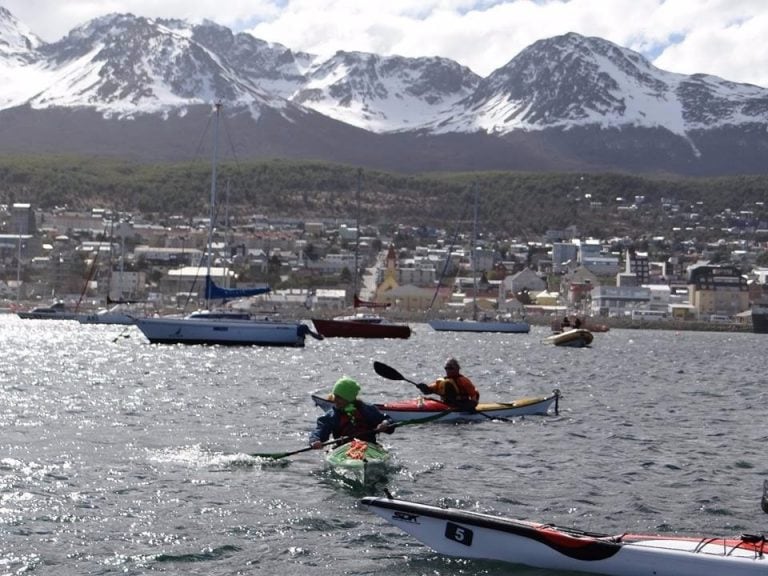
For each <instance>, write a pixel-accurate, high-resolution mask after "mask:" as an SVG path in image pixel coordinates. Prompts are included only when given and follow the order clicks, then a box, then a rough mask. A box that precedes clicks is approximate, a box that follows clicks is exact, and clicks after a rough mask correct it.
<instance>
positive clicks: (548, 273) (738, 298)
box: [0, 203, 768, 330]
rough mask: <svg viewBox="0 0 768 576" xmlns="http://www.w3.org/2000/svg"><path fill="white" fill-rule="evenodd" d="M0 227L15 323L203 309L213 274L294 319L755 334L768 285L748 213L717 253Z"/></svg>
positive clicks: (624, 241) (99, 219) (292, 233)
mask: <svg viewBox="0 0 768 576" xmlns="http://www.w3.org/2000/svg"><path fill="white" fill-rule="evenodd" d="M635 209H642V205H638V206H635ZM0 214H1V215H2V222H3V227H2V231H3V233H2V234H0V255H1V256H2V258H1V261H2V270H3V274H2V280H1V281H0V297H1V298H2V301H3V307H4V308H5V309H6V310H19V309H29V308H31V307H35V306H41V305H48V304H50V303H52V302H55V301H59V302H63V304H64V306H66V307H67V308H69V309H73V310H74V309H79V310H82V311H93V310H96V309H99V308H104V307H107V306H108V305H109V304H110V303H114V302H125V301H130V302H135V303H140V304H141V306H142V307H143V310H144V312H145V313H147V314H156V313H162V312H169V311H171V312H173V311H176V312H178V311H182V310H185V309H186V310H188V309H190V308H192V309H194V308H198V307H200V306H202V305H203V304H204V303H203V297H204V281H203V280H204V278H205V275H206V272H207V269H208V267H209V265H210V275H211V278H212V279H213V280H214V281H215V282H216V283H217V284H218V285H220V286H225V287H231V288H250V287H258V286H269V287H270V288H271V290H270V291H269V292H267V293H266V294H264V295H260V296H254V297H251V298H248V299H243V300H238V301H235V302H231V303H229V305H230V306H235V307H239V308H240V309H244V310H248V311H251V312H256V313H269V314H279V315H281V316H285V317H302V316H307V315H308V313H309V312H308V311H311V314H312V315H313V316H320V317H322V316H332V315H334V314H338V313H340V311H343V310H346V309H349V308H351V306H352V304H353V297H354V296H355V295H359V296H360V297H361V298H363V299H364V300H367V301H370V302H376V303H379V304H382V305H387V306H388V307H387V311H386V314H387V315H389V316H390V317H391V318H396V319H400V320H406V321H410V322H419V321H425V320H426V319H428V318H432V317H471V316H472V315H473V314H475V315H476V314H477V313H478V312H479V313H481V314H483V315H485V316H486V317H489V316H501V315H504V316H507V317H513V318H514V317H518V318H526V319H528V321H530V322H532V323H541V324H548V323H549V322H550V321H551V320H552V319H553V318H557V317H563V316H566V315H576V316H582V317H592V318H601V319H602V321H604V322H613V323H614V325H617V324H618V325H626V324H631V323H633V322H634V323H637V322H640V323H649V322H653V323H662V324H663V323H665V322H675V323H679V322H687V323H689V324H690V325H693V324H695V323H706V324H708V325H711V324H716V325H720V326H721V328H724V329H746V330H749V329H751V328H752V312H753V306H754V305H756V303H759V302H760V301H761V300H762V299H763V288H764V286H765V285H766V275H768V262H766V258H765V254H766V249H765V236H766V235H767V234H763V233H761V230H763V231H765V230H764V229H765V228H766V226H765V223H761V222H759V221H756V220H754V219H752V220H750V218H749V216H750V215H748V214H747V215H745V214H740V215H739V216H740V218H739V221H740V222H742V224H741V228H734V227H731V228H725V227H722V226H721V227H720V229H721V230H722V235H721V237H720V238H718V239H717V240H716V241H714V242H706V243H704V242H696V240H695V237H696V229H694V228H691V229H690V238H688V239H683V240H677V241H674V242H673V241H671V240H670V239H669V238H665V237H654V238H650V239H648V238H614V239H610V238H585V237H583V236H582V235H581V234H580V231H579V230H578V228H577V227H576V226H571V227H569V228H568V229H565V230H555V229H551V230H547V232H546V233H545V234H543V235H542V236H541V237H537V238H499V237H496V236H494V235H491V234H487V235H486V234H483V233H482V232H479V233H478V235H477V238H476V239H473V238H472V230H466V231H465V232H463V233H462V234H461V235H460V237H459V239H458V240H452V239H451V238H449V236H448V232H447V231H446V230H439V229H426V228H416V227H412V226H388V227H387V232H386V233H385V232H384V231H383V230H382V229H381V228H379V227H376V226H372V225H367V226H366V225H363V226H360V229H359V230H358V227H357V225H356V223H355V222H354V221H344V220H341V219H336V220H317V221H304V220H298V219H290V218H277V217H266V216H263V215H243V214H238V215H237V216H236V217H235V216H233V217H229V216H227V217H226V219H222V221H221V222H216V226H215V233H214V234H213V235H212V236H211V238H210V239H209V234H208V229H209V219H208V218H206V217H203V216H201V217H199V218H195V219H193V220H192V221H189V220H186V221H185V220H184V219H182V218H181V217H170V218H168V219H167V221H160V220H159V219H158V218H157V217H153V218H147V217H144V216H142V215H138V214H119V213H115V212H112V211H110V210H106V209H97V208H94V209H92V210H91V211H90V212H73V211H69V210H66V209H57V210H54V211H46V212H43V211H41V210H38V209H36V208H35V207H34V206H32V205H30V204H25V203H14V204H12V205H10V206H4V207H2V210H1V211H0ZM712 224H713V225H715V223H714V222H713V223H712ZM717 225H718V226H719V224H717ZM699 226H701V224H700V223H699ZM682 232H684V231H682ZM676 233H677V234H676V236H677V237H678V238H681V237H684V236H683V235H682V234H681V231H680V230H676ZM761 238H762V239H763V240H762V241H761ZM209 243H210V246H211V257H210V262H209V261H208V253H207V250H208V249H207V247H208V245H209Z"/></svg>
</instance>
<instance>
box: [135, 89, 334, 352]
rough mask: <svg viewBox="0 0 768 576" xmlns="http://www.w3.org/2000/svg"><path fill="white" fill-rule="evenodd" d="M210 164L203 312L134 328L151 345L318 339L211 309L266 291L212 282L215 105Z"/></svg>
mask: <svg viewBox="0 0 768 576" xmlns="http://www.w3.org/2000/svg"><path fill="white" fill-rule="evenodd" d="M215 114H216V117H215V120H216V122H215V125H214V138H213V161H212V174H211V213H210V221H209V229H208V259H207V260H208V263H207V273H206V279H205V301H206V310H203V311H200V312H193V313H192V314H189V315H187V316H184V317H152V318H137V319H136V326H137V327H138V328H139V330H141V331H142V333H143V334H144V336H146V337H147V339H148V340H149V341H150V342H152V343H153V344H225V345H238V346H247V345H255V346H293V347H302V346H304V338H305V336H306V335H307V334H310V335H312V336H315V337H318V338H322V337H321V336H317V335H316V334H315V333H314V332H312V331H311V330H310V329H309V327H308V326H307V325H306V324H304V323H302V322H299V321H292V320H289V321H278V320H271V319H269V318H254V317H252V316H251V315H250V314H247V313H242V312H230V311H215V310H211V309H210V302H211V300H214V299H225V298H241V297H246V296H251V295H255V294H263V293H264V292H268V291H269V288H268V287H267V288H256V289H240V290H237V289H235V290H230V289H226V288H221V287H219V286H216V284H215V283H214V282H213V280H212V279H211V259H212V241H213V225H214V220H215V206H216V164H217V160H218V158H217V157H218V140H219V138H218V133H219V118H220V115H221V104H220V103H217V104H216V106H215Z"/></svg>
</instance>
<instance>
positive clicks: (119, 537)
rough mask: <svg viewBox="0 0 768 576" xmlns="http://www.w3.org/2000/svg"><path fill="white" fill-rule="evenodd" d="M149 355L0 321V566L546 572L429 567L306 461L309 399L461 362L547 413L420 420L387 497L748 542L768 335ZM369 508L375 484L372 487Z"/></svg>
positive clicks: (636, 335)
mask: <svg viewBox="0 0 768 576" xmlns="http://www.w3.org/2000/svg"><path fill="white" fill-rule="evenodd" d="M547 335H548V333H547V332H546V331H544V329H543V328H534V329H533V331H532V332H531V333H530V334H528V335H519V334H511V335H503V334H480V335H477V334H460V333H437V332H434V331H432V330H431V329H430V328H429V327H428V326H426V325H416V326H415V327H414V335H413V336H412V338H411V339H409V340H397V341H387V340H374V341H364V340H352V339H327V340H324V341H322V342H318V341H315V340H312V339H308V340H307V347H306V348H305V349H301V350H296V349H282V348H274V349H272V348H219V347H200V346H191V347H181V346H179V347H177V346H170V347H168V346H166V347H163V346H153V345H149V344H148V343H147V342H146V340H145V339H144V338H143V336H142V335H141V334H140V333H139V332H138V331H137V330H136V329H135V328H132V327H129V328H128V329H125V328H124V327H122V326H81V325H79V324H77V323H75V322H66V321H35V320H19V319H18V318H16V317H15V316H11V315H3V316H0V374H1V375H2V378H1V379H0V431H1V432H0V574H21V573H27V574H118V573H119V574H149V573H165V574H206V575H219V574H221V575H224V574H226V575H232V574H270V575H272V574H281V575H283V576H292V575H299V574H302V575H303V574H312V575H320V576H322V575H334V576H338V575H339V574H349V575H363V574H391V575H406V574H407V575H413V574H430V575H457V574H462V575H479V574H490V575H500V574H516V575H518V574H519V575H521V576H533V575H545V574H547V575H555V574H564V573H557V572H551V571H545V570H536V569H532V568H524V567H516V566H515V567H513V566H510V565H504V564H497V563H492V562H479V561H464V560H455V559H449V558H445V557H442V556H439V555H437V554H435V553H433V552H431V551H430V550H428V549H426V548H424V547H422V546H421V545H420V544H419V543H418V542H416V541H415V540H413V539H412V538H410V537H409V536H407V535H405V534H404V533H402V532H400V531H399V530H398V529H396V528H394V527H392V526H390V525H389V524H386V523H384V522H383V521H381V520H379V519H378V517H376V516H374V515H373V514H371V513H369V512H366V511H365V509H364V508H361V507H359V505H358V500H359V497H360V496H361V495H363V494H361V493H359V492H354V491H352V490H350V489H349V488H345V487H343V486H340V485H338V484H337V483H336V482H335V481H334V480H333V479H332V478H329V477H328V476H327V475H326V473H325V471H324V469H323V466H322V457H321V456H322V455H321V453H320V452H317V451H310V452H304V453H301V454H298V455H295V456H292V457H290V458H286V459H283V460H279V461H273V462H264V461H261V460H260V459H257V458H252V457H250V456H248V454H249V453H252V452H271V451H274V452H279V451H288V450H294V449H298V448H302V447H304V446H305V443H306V436H307V433H308V431H309V430H310V429H311V428H312V426H313V424H314V421H315V418H316V417H317V416H318V415H319V414H320V412H319V410H318V409H317V408H315V407H314V406H313V405H312V403H311V401H310V399H309V394H310V392H315V391H322V392H325V391H327V390H328V389H329V388H330V387H331V385H332V384H333V382H334V381H335V380H336V379H337V378H338V377H339V376H340V375H341V374H348V375H350V376H353V377H356V378H358V379H359V381H360V382H361V384H362V385H363V394H362V396H363V397H364V398H365V399H367V400H371V401H382V400H385V399H393V398H407V397H412V396H413V395H414V394H416V393H417V390H416V389H415V387H413V386H412V385H411V384H409V383H408V382H402V381H401V382H393V381H388V380H383V379H382V378H380V377H379V376H377V375H376V374H375V373H374V371H373V368H372V362H373V360H379V361H382V362H385V363H387V364H390V365H391V366H393V367H395V368H397V369H398V370H400V371H401V372H402V373H403V374H404V375H405V376H407V377H408V378H409V379H412V380H415V381H422V380H427V379H430V378H432V377H435V376H439V375H441V372H442V370H441V367H442V363H443V360H444V359H445V357H446V356H448V355H456V356H457V357H458V358H459V359H460V361H461V362H462V367H463V371H464V372H465V373H466V374H467V375H469V376H470V377H471V378H472V379H473V380H474V381H475V383H476V384H477V385H478V387H479V388H480V390H481V394H482V398H483V400H488V401H492V400H502V401H504V400H513V399H516V398H520V397H524V396H531V395H543V394H546V393H548V392H550V391H551V390H552V389H553V388H559V389H560V390H561V391H562V393H563V398H562V400H561V405H560V407H561V412H560V414H559V415H558V416H555V415H550V416H543V417H542V416H532V417H527V418H525V419H520V420H517V421H515V422H496V421H487V422H486V421H484V422H479V423H473V424H437V423H430V424H424V425H415V426H409V427H403V428H400V429H399V430H398V431H396V432H395V434H393V435H392V436H386V437H385V442H386V444H387V445H388V446H389V447H390V448H391V450H392V452H393V454H394V455H395V457H396V459H397V463H398V469H397V471H396V472H395V473H393V474H392V475H391V478H390V481H389V484H388V486H387V488H388V489H389V491H390V492H391V493H392V494H393V495H395V496H397V497H400V498H403V499H408V500H416V501H419V502H424V503H428V504H439V505H442V504H448V505H452V506H458V507H461V508H466V509H473V510H478V511H483V512H492V513H497V514H503V515H506V516H510V517H514V518H523V519H530V520H536V521H547V522H554V523H558V524H561V525H567V526H573V527H576V528H581V529H586V530H593V531H599V532H609V533H612V532H617V533H619V532H624V531H633V532H680V533H685V534H696V535H731V534H738V533H741V532H760V531H765V529H766V524H768V516H766V515H765V514H764V513H763V512H762V511H761V509H760V505H759V501H760V491H761V486H762V483H763V479H765V478H768V462H766V457H765V446H766V441H767V440H768V418H766V399H767V398H768V394H766V374H767V373H768V369H767V368H768V359H767V356H768V355H767V354H766V344H768V338H767V337H766V336H760V335H754V334H745V333H738V334H727V333H715V332H673V331H653V330H647V331H637V330H613V331H611V332H608V333H605V334H596V335H595V341H594V342H593V345H592V347H591V348H588V349H567V348H556V347H552V346H548V345H544V344H542V338H544V337H545V336H547ZM376 493H378V494H381V495H383V490H382V491H380V492H376Z"/></svg>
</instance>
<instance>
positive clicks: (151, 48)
mask: <svg viewBox="0 0 768 576" xmlns="http://www.w3.org/2000/svg"><path fill="white" fill-rule="evenodd" d="M215 100H222V101H224V102H225V103H226V104H227V107H228V109H233V108H246V109H248V110H249V111H250V113H251V115H252V116H253V117H254V119H256V118H259V117H260V115H261V114H262V113H263V110H264V107H265V106H266V107H269V108H271V109H274V110H276V111H278V113H282V114H284V115H285V117H286V119H288V116H290V121H292V122H295V121H298V119H300V118H301V114H298V115H297V114H289V113H288V111H289V110H290V111H292V112H295V111H299V112H302V111H304V112H307V111H313V112H315V113H319V114H322V115H324V116H325V117H327V118H330V119H333V120H335V121H339V122H343V123H344V124H347V125H349V126H353V127H356V128H360V129H363V130H365V131H369V132H373V133H377V134H397V133H408V132H414V133H419V134H431V135H438V136H440V135H445V134H462V133H463V134H466V133H483V134H488V135H491V136H508V135H510V134H512V133H526V132H527V133H530V132H534V131H538V132H544V131H547V130H548V129H557V130H574V129H582V128H587V127H589V128H598V129H605V128H612V129H614V128H615V129H623V128H636V129H652V130H659V129H661V130H663V131H665V132H668V133H670V134H671V135H674V136H675V137H676V138H677V137H681V138H683V139H684V140H686V141H689V142H691V145H692V146H693V147H694V148H695V146H694V145H693V144H692V133H693V132H696V131H710V132H711V131H712V130H715V129H731V128H733V127H739V129H741V128H743V127H749V129H750V130H751V131H752V132H755V130H754V127H755V126H762V127H763V130H764V127H765V126H766V125H767V124H768V90H766V89H764V88H760V87H757V86H751V85H746V84H736V83H733V82H728V81H726V80H723V79H720V78H716V77H713V76H706V75H692V76H685V75H680V74H673V73H670V72H666V71H663V70H660V69H658V68H656V67H655V66H653V65H652V64H651V63H650V62H649V61H647V60H646V59H645V58H644V57H643V56H641V55H640V54H638V53H636V52H633V51H631V50H628V49H626V48H622V47H620V46H617V45H615V44H613V43H611V42H608V41H606V40H603V39H600V38H588V37H584V36H581V35H579V34H574V33H569V34H565V35H562V36H557V37H553V38H549V39H545V40H540V41H538V42H536V43H534V44H532V45H531V46H529V47H528V48H526V49H525V50H523V51H522V52H520V54H518V55H517V56H515V57H514V58H512V59H511V60H510V61H509V62H508V63H507V64H506V65H505V66H503V67H501V68H499V69H497V70H495V71H494V72H493V73H491V74H490V75H489V76H487V77H485V78H481V77H479V76H478V75H476V74H474V73H473V72H472V71H471V70H469V69H468V68H466V67H462V66H460V65H459V64H457V63H456V62H453V61H451V60H447V59H444V58H403V57H398V56H387V57H384V56H379V55H376V54H366V53H359V52H338V53H336V54H335V55H334V56H332V57H331V58H328V59H325V60H322V59H320V58H319V57H317V56H315V55H312V54H306V53H301V52H293V51H292V50H290V49H289V48H286V47H285V46H282V45H280V44H275V43H268V42H264V41H262V40H259V39H256V38H254V37H252V36H250V35H248V34H233V33H232V32H231V31H230V30H229V29H227V28H225V27H223V26H219V25H216V24H213V23H210V22H205V23H203V24H201V25H191V24H190V23H188V22H185V21H182V20H161V19H158V20H153V19H149V18H142V17H136V16H133V15H130V14H112V15H109V16H104V17H102V18H97V19H95V20H92V21H90V22H88V23H86V24H84V25H82V26H80V27H78V28H75V29H74V30H72V31H71V32H70V33H69V35H67V36H66V37H65V38H63V39H61V40H59V41H58V42H55V43H51V44H45V43H42V42H40V41H39V40H38V39H37V38H36V37H35V36H34V35H33V34H32V33H31V32H30V31H29V30H28V29H26V27H24V25H23V24H21V23H19V22H18V21H17V20H16V19H15V18H14V17H13V16H12V15H11V14H10V13H9V12H8V11H7V10H4V9H2V8H0V110H3V109H9V108H14V107H20V106H24V105H29V106H31V107H32V108H33V109H35V110H40V109H48V108H54V109H55V108H88V109H92V110H96V111H98V112H99V113H100V114H102V115H103V116H104V117H105V118H132V117H133V118H135V117H137V116H138V115H141V114H156V113H160V114H162V115H164V116H166V117H167V116H168V115H169V114H177V115H178V114H184V113H185V110H186V108H187V107H188V106H193V105H198V104H210V103H212V102H213V101H215ZM308 126H309V124H308Z"/></svg>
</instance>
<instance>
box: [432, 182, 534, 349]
mask: <svg viewBox="0 0 768 576" xmlns="http://www.w3.org/2000/svg"><path fill="white" fill-rule="evenodd" d="M477 203H478V198H477V188H475V203H474V214H473V227H472V244H471V249H472V252H471V258H472V319H471V320H464V319H456V320H430V321H429V322H428V324H429V325H430V326H431V327H432V329H433V330H437V331H440V332H509V333H517V334H527V333H528V332H530V330H531V325H530V324H529V323H528V322H526V321H524V320H513V319H512V318H511V317H508V316H496V317H495V318H493V317H491V318H489V317H486V316H483V317H480V314H479V308H478V306H477V273H478V270H477V246H476V244H477Z"/></svg>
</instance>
